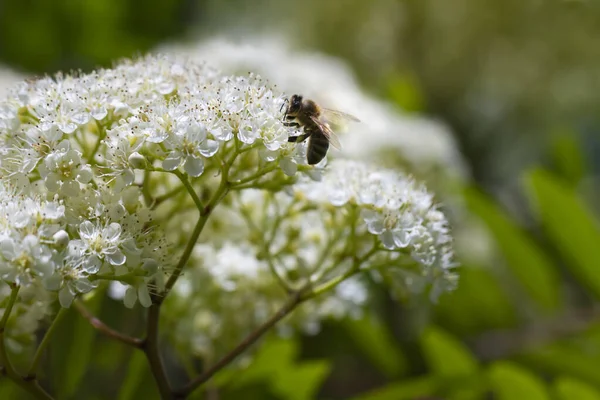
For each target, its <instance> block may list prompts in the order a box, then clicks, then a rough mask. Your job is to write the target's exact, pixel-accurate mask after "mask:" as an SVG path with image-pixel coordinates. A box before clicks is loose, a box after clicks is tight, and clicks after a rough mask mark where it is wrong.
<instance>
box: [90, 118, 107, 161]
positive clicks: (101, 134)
mask: <svg viewBox="0 0 600 400" xmlns="http://www.w3.org/2000/svg"><path fill="white" fill-rule="evenodd" d="M96 126H97V127H98V140H96V145H95V146H94V148H93V149H92V151H91V153H90V155H89V156H88V158H87V159H88V162H89V163H90V164H92V165H93V164H95V161H94V157H95V156H96V153H97V152H98V150H99V149H100V145H101V144H102V140H104V138H105V137H106V128H105V127H104V126H102V124H100V123H99V122H98V121H96Z"/></svg>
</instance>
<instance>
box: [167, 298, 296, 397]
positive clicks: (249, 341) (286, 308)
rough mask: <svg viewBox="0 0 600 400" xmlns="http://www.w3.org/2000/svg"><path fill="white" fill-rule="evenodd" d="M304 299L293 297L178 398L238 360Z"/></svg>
mask: <svg viewBox="0 0 600 400" xmlns="http://www.w3.org/2000/svg"><path fill="white" fill-rule="evenodd" d="M302 301H303V299H302V297H301V296H300V292H296V293H294V294H293V295H292V296H290V297H289V298H288V301H287V302H286V303H285V304H284V305H283V306H282V307H281V308H280V309H279V311H277V312H276V313H275V314H274V315H273V316H272V317H271V318H269V319H268V320H267V321H265V322H264V323H263V324H262V325H261V326H259V327H258V328H257V329H256V330H254V331H253V332H252V333H250V334H249V335H248V336H246V338H245V339H244V340H242V341H241V342H240V344H238V345H237V346H236V347H235V348H234V349H233V350H231V351H230V352H229V353H227V354H226V355H225V356H224V357H223V358H221V359H220V360H219V361H217V363H216V364H214V365H213V366H212V367H210V368H208V369H207V370H206V371H204V372H203V373H201V374H200V375H198V376H197V377H196V378H194V379H193V380H192V381H190V382H189V383H188V384H187V385H185V386H184V387H183V388H181V389H179V390H177V391H176V392H175V394H176V395H177V396H178V398H185V397H186V396H188V395H189V394H190V393H191V392H193V391H194V390H195V389H196V388H198V387H199V386H200V385H202V384H203V383H205V382H206V381H208V380H209V379H210V378H212V377H213V376H214V375H215V374H216V373H217V372H219V371H220V370H221V369H223V368H224V367H225V366H227V365H228V364H229V363H231V362H232V361H233V360H234V359H236V358H237V357H238V356H239V355H240V354H242V353H243V352H244V351H246V349H248V348H249V347H250V346H252V345H253V344H254V343H256V341H258V339H260V338H261V337H262V336H263V335H264V334H265V333H266V332H267V331H268V330H269V329H271V328H272V327H273V326H275V324H277V323H278V322H279V321H281V320H282V319H283V318H284V317H286V316H287V315H288V314H289V313H291V312H292V311H293V310H294V309H295V308H296V307H297V306H298V305H299V304H300V303H302Z"/></svg>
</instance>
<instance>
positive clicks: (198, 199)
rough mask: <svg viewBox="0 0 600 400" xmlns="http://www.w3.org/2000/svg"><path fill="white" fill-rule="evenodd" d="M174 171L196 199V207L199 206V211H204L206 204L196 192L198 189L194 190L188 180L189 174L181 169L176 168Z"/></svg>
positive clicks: (193, 198)
mask: <svg viewBox="0 0 600 400" xmlns="http://www.w3.org/2000/svg"><path fill="white" fill-rule="evenodd" d="M174 173H175V175H177V177H178V178H179V180H180V181H181V183H183V186H185V188H186V189H187V191H188V193H189V194H190V196H192V200H194V203H195V204H196V207H198V211H200V213H202V211H203V210H204V205H203V204H202V200H200V197H198V194H196V191H195V190H194V187H193V186H192V184H191V183H190V181H189V180H188V178H187V176H185V175H184V174H183V173H181V172H180V171H179V170H175V172H174Z"/></svg>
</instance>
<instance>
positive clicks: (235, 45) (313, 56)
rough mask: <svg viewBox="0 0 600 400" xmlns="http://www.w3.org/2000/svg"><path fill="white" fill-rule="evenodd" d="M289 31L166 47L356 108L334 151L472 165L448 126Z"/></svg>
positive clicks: (431, 169) (459, 170) (447, 171)
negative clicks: (295, 40)
mask: <svg viewBox="0 0 600 400" xmlns="http://www.w3.org/2000/svg"><path fill="white" fill-rule="evenodd" d="M285 36H286V35H285V34H273V35H268V36H250V37H245V38H244V40H243V41H239V42H236V41H233V40H229V39H227V38H226V37H215V38H210V39H208V40H206V41H201V42H198V43H194V44H192V45H188V46H182V45H177V46H174V45H169V44H167V45H164V46H162V47H161V48H160V50H161V51H164V52H173V53H174V54H181V53H184V54H188V55H189V56H190V57H193V58H195V59H198V60H206V59H210V62H211V65H214V66H215V67H217V68H219V69H220V70H222V71H225V72H227V73H232V74H236V73H244V72H245V71H254V72H256V73H259V74H261V75H263V76H268V77H269V80H270V81H271V82H273V83H274V84H276V85H277V86H278V87H279V88H281V89H282V90H284V91H285V92H286V93H289V94H292V93H298V94H301V95H303V96H305V97H306V98H309V99H313V100H315V101H316V102H317V103H318V104H320V105H322V106H324V107H328V108H332V109H336V110H340V111H344V112H347V113H351V114H353V115H355V116H356V117H358V118H359V119H360V120H361V123H360V124H352V126H349V127H348V128H349V129H348V130H347V132H345V133H344V134H343V136H342V145H343V146H342V152H341V153H338V152H336V151H331V152H330V153H331V154H332V155H333V156H342V157H347V158H351V159H355V160H356V159H361V160H366V161H380V160H381V158H382V153H383V154H384V155H386V156H392V155H393V159H394V162H396V163H397V162H398V161H397V160H402V161H403V162H404V163H405V165H406V166H408V167H409V170H411V171H413V172H415V173H419V175H421V176H423V175H426V176H427V178H428V179H431V178H432V175H439V174H442V175H443V176H444V177H445V178H446V180H447V179H448V178H451V179H453V180H457V179H458V180H460V179H463V178H465V177H466V175H467V170H466V166H465V165H464V162H463V160H462V156H461V155H460V152H459V150H458V148H457V145H456V143H455V141H454V139H453V137H452V134H451V132H450V130H449V129H448V127H447V126H445V125H444V124H443V123H442V122H440V121H435V120H433V119H432V118H430V117H428V118H425V117H422V116H417V115H410V114H407V113H404V112H402V110H400V109H399V108H398V107H394V106H393V105H391V104H389V103H387V102H385V101H382V100H378V99H376V98H374V97H372V96H370V95H368V94H367V93H365V91H364V90H362V89H361V88H360V86H359V84H358V82H357V80H356V78H355V76H354V74H353V73H352V71H351V70H350V68H349V67H348V65H347V64H345V63H344V62H343V61H342V60H339V59H336V58H333V57H331V56H328V55H325V54H322V53H318V52H308V51H305V50H302V49H294V48H293V47H292V46H291V45H290V43H289V41H288V40H286V38H285Z"/></svg>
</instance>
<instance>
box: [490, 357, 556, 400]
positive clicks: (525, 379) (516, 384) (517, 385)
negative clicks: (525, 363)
mask: <svg viewBox="0 0 600 400" xmlns="http://www.w3.org/2000/svg"><path fill="white" fill-rule="evenodd" d="M488 377H489V380H490V385H491V387H492V390H493V391H494V393H495V394H496V397H494V398H495V399H498V400H514V399H527V400H549V399H550V397H549V395H548V392H547V390H546V387H545V386H544V383H543V382H542V381H541V380H540V379H539V378H538V377H537V376H535V375H534V374H532V373H531V372H530V371H528V370H527V369H525V368H523V367H520V366H519V365H517V364H515V363H511V362H508V361H499V362H497V363H495V364H493V365H492V366H491V367H490V369H489V370H488Z"/></svg>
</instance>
